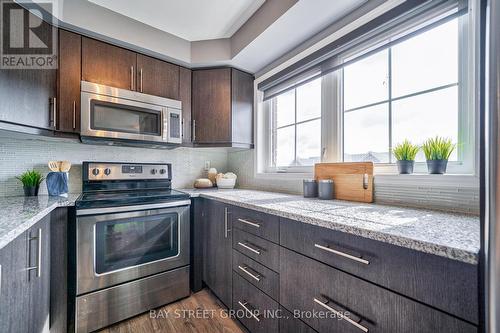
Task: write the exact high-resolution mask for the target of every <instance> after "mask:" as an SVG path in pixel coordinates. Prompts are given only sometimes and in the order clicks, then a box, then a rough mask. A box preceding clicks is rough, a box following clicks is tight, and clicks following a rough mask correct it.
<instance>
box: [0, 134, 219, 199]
mask: <svg viewBox="0 0 500 333" xmlns="http://www.w3.org/2000/svg"><path fill="white" fill-rule="evenodd" d="M51 160H68V161H70V162H71V163H72V164H73V166H72V167H71V170H70V175H69V192H70V193H79V192H81V187H82V181H81V179H82V161H110V162H167V163H172V170H173V171H172V172H173V184H172V185H173V187H175V188H183V187H192V185H193V182H194V179H195V178H198V177H201V176H206V172H205V171H204V169H203V168H204V164H205V161H210V164H211V166H212V167H214V168H216V169H217V170H220V171H222V172H225V171H226V168H227V149H225V148H204V149H195V148H177V149H173V150H161V149H144V148H130V147H116V146H101V145H86V144H82V143H79V142H77V141H73V140H66V139H58V140H57V141H56V140H53V139H45V138H43V139H40V138H39V137H31V136H21V137H16V138H11V137H7V135H5V134H3V135H2V136H0V196H14V195H22V194H23V189H22V185H21V183H20V182H19V181H18V180H17V179H16V178H15V176H17V175H19V174H20V173H22V172H23V171H25V170H28V169H32V168H34V169H36V170H39V171H41V172H42V173H43V174H46V173H48V172H49V169H48V167H47V162H48V161H51ZM40 193H41V194H46V193H47V187H46V185H45V182H44V183H43V184H42V186H41V187H40Z"/></svg>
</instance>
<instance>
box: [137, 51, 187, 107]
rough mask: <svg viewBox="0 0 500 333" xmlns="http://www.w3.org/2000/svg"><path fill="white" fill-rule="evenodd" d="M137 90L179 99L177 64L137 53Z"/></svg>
mask: <svg viewBox="0 0 500 333" xmlns="http://www.w3.org/2000/svg"><path fill="white" fill-rule="evenodd" d="M136 87H137V89H136V90H137V91H139V92H142V93H145V94H149V95H155V96H161V97H166V98H171V99H179V66H177V65H173V64H169V63H168V62H165V61H161V60H158V59H155V58H151V57H148V56H145V55H142V54H137V85H136Z"/></svg>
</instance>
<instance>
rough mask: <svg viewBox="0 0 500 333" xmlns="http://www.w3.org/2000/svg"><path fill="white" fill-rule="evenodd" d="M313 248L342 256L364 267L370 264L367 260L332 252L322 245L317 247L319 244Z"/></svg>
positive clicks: (332, 250)
mask: <svg viewBox="0 0 500 333" xmlns="http://www.w3.org/2000/svg"><path fill="white" fill-rule="evenodd" d="M314 246H315V247H317V248H318V249H321V250H324V251H327V252H330V253H334V254H336V255H339V256H342V257H345V258H348V259H351V260H354V261H357V262H360V263H362V264H365V265H369V264H370V262H369V261H368V260H366V259H362V258H358V257H355V256H353V255H350V254H348V253H345V252H341V251H337V250H334V249H332V248H329V247H326V246H323V245H319V244H314Z"/></svg>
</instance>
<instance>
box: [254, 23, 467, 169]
mask: <svg viewBox="0 0 500 333" xmlns="http://www.w3.org/2000/svg"><path fill="white" fill-rule="evenodd" d="M468 21H469V17H468V15H457V16H456V17H454V18H452V19H449V20H447V21H444V23H440V24H434V25H433V26H432V27H430V28H428V29H426V30H422V32H419V33H414V31H416V30H417V29H419V27H422V26H413V27H412V28H411V29H413V30H411V31H412V33H411V34H409V35H407V36H409V37H405V38H404V39H402V40H399V41H397V38H399V37H400V36H404V35H405V34H406V33H408V32H409V31H410V28H408V27H405V28H402V27H398V29H397V30H398V32H397V34H398V35H397V36H394V35H390V34H386V35H385V36H384V37H383V38H378V39H377V40H373V41H371V40H370V41H367V42H365V45H358V46H357V47H356V49H350V50H348V51H344V53H339V54H338V55H336V56H335V57H334V58H330V59H329V61H330V64H331V65H330V66H331V67H330V68H332V69H331V70H333V72H332V71H329V72H326V74H323V76H322V77H320V78H318V79H315V80H313V81H310V82H307V83H306V84H303V85H297V86H295V88H294V89H291V90H288V91H285V92H283V93H281V94H279V95H277V96H275V97H270V99H269V100H267V101H266V102H264V103H263V108H262V110H263V113H262V114H263V115H264V119H265V120H264V121H263V123H262V125H261V126H260V129H262V131H260V130H259V128H258V132H259V133H263V134H262V136H263V137H262V139H261V140H260V143H259V145H258V147H261V146H262V147H265V149H263V150H264V151H263V152H262V153H260V152H258V154H257V166H258V170H259V171H258V172H259V173H261V172H288V173H294V172H300V173H310V172H312V166H313V165H314V164H315V163H317V162H320V161H322V162H339V161H345V162H351V161H354V162H357V161H373V162H374V163H376V172H377V173H396V172H397V168H396V166H395V162H396V161H395V159H394V156H393V155H392V153H391V151H392V148H393V147H394V146H395V145H396V144H398V143H400V142H402V141H403V140H405V139H408V140H410V141H411V142H413V143H415V144H422V143H423V142H424V141H425V140H426V139H428V138H431V137H435V136H437V135H439V136H443V137H447V138H450V139H451V140H452V141H453V142H454V143H457V148H456V149H455V151H454V152H453V154H452V155H451V157H450V163H449V164H448V170H447V172H448V173H457V174H471V173H474V170H475V165H476V161H477V149H476V138H475V136H476V126H477V122H476V117H477V115H476V114H475V102H474V101H475V96H474V95H475V94H474V93H471V92H474V91H475V88H474V81H473V80H471V79H469V78H473V75H474V70H475V67H474V66H477V65H476V64H474V63H473V62H472V61H470V60H472V57H473V56H474V53H475V51H474V48H469V47H468V46H469V45H475V44H474V43H475V40H474V37H473V36H474V33H471V32H470V31H469V30H468V24H469V23H468ZM419 24H422V22H420V23H419ZM423 24H426V23H423ZM404 29H406V31H404ZM395 40H396V42H394V41H395ZM383 45H387V46H386V47H384V46H383ZM375 50H376V51H375ZM358 59H359V60H358ZM344 64H345V65H344ZM322 73H325V72H322ZM270 96H272V95H270ZM259 135H260V134H259ZM258 149H260V148H258ZM416 160H417V163H416V165H415V172H417V173H419V172H422V173H426V172H427V168H426V164H425V156H424V155H423V153H422V152H420V153H419V155H418V156H417V159H416Z"/></svg>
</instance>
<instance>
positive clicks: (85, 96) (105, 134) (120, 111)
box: [82, 92, 165, 142]
mask: <svg viewBox="0 0 500 333" xmlns="http://www.w3.org/2000/svg"><path fill="white" fill-rule="evenodd" d="M164 109H165V108H164V107H161V106H158V105H154V104H147V103H141V102H137V101H131V100H126V99H121V98H116V97H110V96H105V95H98V94H93V93H87V92H82V135H83V136H89V137H101V138H111V139H127V140H138V141H152V142H165V137H164V134H163V133H164V128H163V126H164V125H163V124H164Z"/></svg>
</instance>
